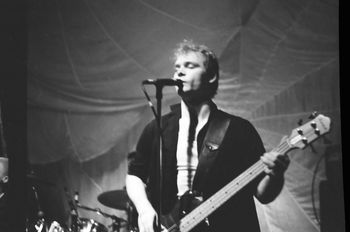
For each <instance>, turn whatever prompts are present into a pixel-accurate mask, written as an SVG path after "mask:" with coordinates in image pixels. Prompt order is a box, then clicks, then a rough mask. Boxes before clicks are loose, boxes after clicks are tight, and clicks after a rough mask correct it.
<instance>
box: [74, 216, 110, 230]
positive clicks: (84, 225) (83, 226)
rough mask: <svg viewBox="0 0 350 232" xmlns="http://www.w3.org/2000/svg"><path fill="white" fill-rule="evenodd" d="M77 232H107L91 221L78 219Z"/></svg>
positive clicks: (100, 225) (99, 224) (103, 227)
mask: <svg viewBox="0 0 350 232" xmlns="http://www.w3.org/2000/svg"><path fill="white" fill-rule="evenodd" d="M78 225H79V230H78V231H79V232H108V229H107V228H106V227H105V226H104V225H102V224H101V223H98V222H96V221H95V220H93V219H88V218H79V221H78Z"/></svg>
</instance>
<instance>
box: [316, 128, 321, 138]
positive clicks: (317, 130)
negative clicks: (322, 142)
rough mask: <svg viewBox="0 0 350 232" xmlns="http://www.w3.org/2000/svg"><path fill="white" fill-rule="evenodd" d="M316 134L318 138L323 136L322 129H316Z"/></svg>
mask: <svg viewBox="0 0 350 232" xmlns="http://www.w3.org/2000/svg"><path fill="white" fill-rule="evenodd" d="M315 134H316V135H317V136H320V135H321V132H320V129H318V128H316V129H315Z"/></svg>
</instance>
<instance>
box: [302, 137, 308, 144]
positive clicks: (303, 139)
mask: <svg viewBox="0 0 350 232" xmlns="http://www.w3.org/2000/svg"><path fill="white" fill-rule="evenodd" d="M301 141H302V142H303V143H304V144H305V145H307V144H308V141H307V138H306V137H304V138H302V139H301Z"/></svg>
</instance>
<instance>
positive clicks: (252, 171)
mask: <svg viewBox="0 0 350 232" xmlns="http://www.w3.org/2000/svg"><path fill="white" fill-rule="evenodd" d="M309 132H310V131H307V133H305V136H307V134H310V133H309ZM311 133H314V131H311ZM295 137H296V136H295ZM295 137H293V138H295ZM293 138H290V139H289V141H290V140H292V139H293ZM290 148H291V146H290V145H289V144H288V143H287V140H286V141H284V142H282V143H281V144H280V145H279V146H278V147H277V148H276V149H273V150H275V151H277V152H279V153H283V154H284V153H286V152H287V151H288V150H289V149H290ZM264 169H265V164H264V163H263V162H262V161H261V160H259V161H258V162H256V163H255V164H254V165H252V166H251V167H250V168H249V169H248V170H249V171H248V170H247V171H246V172H244V173H242V174H241V175H239V176H238V177H237V178H235V180H234V181H232V182H230V183H229V184H227V185H226V186H225V187H224V188H223V189H221V190H220V191H219V192H222V193H225V194H226V195H223V194H218V196H216V197H215V196H214V197H213V198H212V197H210V198H209V199H207V201H205V202H204V203H203V204H204V205H203V206H202V207H199V208H203V209H202V210H200V209H198V208H196V209H194V210H193V211H191V212H190V213H189V214H188V215H187V216H186V217H185V218H183V220H181V221H180V227H181V228H183V229H186V227H185V226H187V229H188V230H181V232H186V231H189V230H190V229H192V228H193V227H195V226H196V225H197V224H198V222H200V221H202V220H203V219H205V217H206V216H204V217H203V216H199V217H198V218H196V216H195V215H197V214H199V215H201V214H202V213H201V211H209V210H211V211H212V212H213V211H215V210H216V209H215V208H218V207H219V206H221V205H222V204H223V203H224V202H226V201H227V200H228V199H229V198H231V197H232V196H233V195H234V194H235V193H236V192H238V191H239V190H241V188H243V187H244V186H245V185H246V183H249V182H250V181H251V180H252V179H254V178H255V177H256V176H257V175H259V174H260V173H262V172H263V171H264ZM247 173H248V174H249V175H248V174H247ZM243 174H244V175H243ZM233 183H235V184H233ZM242 183H243V185H242ZM238 186H243V187H238ZM237 187H238V188H237ZM235 188H236V189H235ZM227 192H230V193H231V192H233V193H232V194H229V195H227ZM220 195H222V196H220ZM206 202H207V203H206ZM213 203H216V204H215V207H209V205H210V204H213ZM197 211H199V212H197ZM192 214H195V215H193V216H192ZM209 214H210V213H209ZM209 214H207V215H209ZM191 216H192V217H191ZM191 221H192V223H191Z"/></svg>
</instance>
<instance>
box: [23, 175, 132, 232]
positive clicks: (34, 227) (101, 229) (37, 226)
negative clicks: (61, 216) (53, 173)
mask: <svg viewBox="0 0 350 232" xmlns="http://www.w3.org/2000/svg"><path fill="white" fill-rule="evenodd" d="M27 177H28V179H29V180H30V181H31V182H35V183H41V184H46V185H52V184H53V183H50V182H48V181H46V180H43V179H41V178H38V177H36V176H35V175H27ZM34 186H35V185H32V187H31V188H32V191H33V192H34V196H35V198H36V201H37V205H38V206H39V207H38V218H37V219H36V220H35V221H34V223H30V224H28V225H27V228H26V232H121V231H123V232H124V231H127V232H138V226H137V212H136V209H135V207H134V205H133V204H132V202H131V201H130V199H129V197H128V195H127V193H126V190H125V188H124V189H122V190H113V191H107V192H103V193H101V194H100V195H98V197H97V200H98V201H99V202H100V203H101V204H102V205H104V206H107V207H109V208H113V209H117V210H122V211H125V212H126V214H127V219H123V218H120V217H117V216H115V215H111V214H108V213H105V212H103V211H101V210H100V209H99V208H91V207H88V206H85V205H81V204H80V203H79V201H78V197H77V196H78V195H77V193H76V194H75V196H74V200H72V198H70V199H69V202H68V203H69V206H70V208H71V212H70V218H71V222H70V223H69V224H70V226H69V227H67V226H61V225H60V223H58V222H57V221H53V222H51V224H49V225H48V224H47V222H46V221H45V218H44V216H43V215H44V214H43V212H42V211H41V208H40V204H39V200H38V192H37V190H36V188H35V187H34ZM66 194H67V191H66ZM79 209H80V210H85V211H89V212H94V213H96V214H98V215H100V216H103V217H105V218H109V219H111V220H112V223H111V224H110V225H108V226H105V225H103V224H102V223H99V222H97V221H96V220H93V219H90V218H84V217H80V216H79V213H78V211H79Z"/></svg>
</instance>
